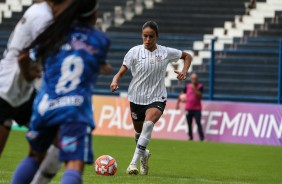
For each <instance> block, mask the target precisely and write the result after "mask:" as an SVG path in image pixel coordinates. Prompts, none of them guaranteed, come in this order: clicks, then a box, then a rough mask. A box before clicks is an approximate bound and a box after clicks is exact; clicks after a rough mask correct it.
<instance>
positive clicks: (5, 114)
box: [0, 98, 16, 157]
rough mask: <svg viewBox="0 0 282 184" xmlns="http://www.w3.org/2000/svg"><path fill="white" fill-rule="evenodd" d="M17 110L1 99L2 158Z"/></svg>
mask: <svg viewBox="0 0 282 184" xmlns="http://www.w3.org/2000/svg"><path fill="white" fill-rule="evenodd" d="M15 110H16V108H13V107H12V106H11V105H10V104H8V103H7V102H6V101H5V100H3V99H1V98H0V157H1V155H2V152H3V150H4V147H5V145H6V142H7V140H8V137H9V134H10V131H11V127H12V119H13V115H14V111H15Z"/></svg>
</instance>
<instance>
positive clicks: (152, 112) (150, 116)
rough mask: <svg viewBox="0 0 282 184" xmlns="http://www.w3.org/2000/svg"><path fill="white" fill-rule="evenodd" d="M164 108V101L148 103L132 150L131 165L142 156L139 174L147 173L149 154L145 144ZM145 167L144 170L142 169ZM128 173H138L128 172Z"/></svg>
mask: <svg viewBox="0 0 282 184" xmlns="http://www.w3.org/2000/svg"><path fill="white" fill-rule="evenodd" d="M164 108H165V103H163V102H154V103H152V104H150V105H149V106H148V108H147V110H146V112H145V121H144V123H143V126H142V132H141V135H140V138H139V140H138V142H137V146H136V149H135V152H134V156H133V159H132V161H131V165H137V163H138V161H139V160H140V158H141V157H142V160H143V161H144V162H143V163H142V162H141V170H142V173H141V174H147V173H148V158H149V156H150V152H149V150H146V147H147V145H148V144H149V141H150V139H151V135H152V131H153V128H154V124H155V123H156V122H157V121H158V120H159V118H160V117H161V115H162V113H163V111H164ZM144 169H145V170H144ZM129 174H138V172H137V173H129Z"/></svg>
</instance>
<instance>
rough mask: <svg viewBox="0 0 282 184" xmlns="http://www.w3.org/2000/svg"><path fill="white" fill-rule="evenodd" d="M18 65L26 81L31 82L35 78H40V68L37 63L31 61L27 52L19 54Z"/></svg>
mask: <svg viewBox="0 0 282 184" xmlns="http://www.w3.org/2000/svg"><path fill="white" fill-rule="evenodd" d="M18 63H19V67H20V69H21V73H22V74H23V77H24V78H25V80H26V81H28V82H31V81H33V80H34V79H36V78H41V71H42V69H41V66H40V64H39V63H38V62H33V61H31V59H30V52H29V50H25V51H23V52H22V53H20V55H19V57H18Z"/></svg>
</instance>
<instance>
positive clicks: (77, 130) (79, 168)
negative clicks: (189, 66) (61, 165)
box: [59, 123, 93, 184]
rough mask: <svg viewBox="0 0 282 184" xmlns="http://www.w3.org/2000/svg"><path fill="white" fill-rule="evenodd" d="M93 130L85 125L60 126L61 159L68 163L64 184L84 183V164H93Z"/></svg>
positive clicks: (63, 179)
mask: <svg viewBox="0 0 282 184" xmlns="http://www.w3.org/2000/svg"><path fill="white" fill-rule="evenodd" d="M91 133H92V128H91V127H89V126H88V125H86V124H83V123H75V124H66V125H61V126H60V132H59V145H60V153H59V159H60V161H62V162H65V163H66V166H65V171H64V175H63V178H62V182H61V183H62V184H80V183H82V173H83V167H84V163H88V164H92V163H93V152H92V134H91Z"/></svg>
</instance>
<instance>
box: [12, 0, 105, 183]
mask: <svg viewBox="0 0 282 184" xmlns="http://www.w3.org/2000/svg"><path fill="white" fill-rule="evenodd" d="M97 9H98V3H97V1H96V0H73V1H72V2H71V4H70V5H69V6H68V7H67V8H66V10H64V11H63V12H62V13H61V14H60V15H59V16H58V17H57V18H56V19H55V21H54V22H53V23H52V24H51V25H50V26H49V27H48V28H47V29H46V30H45V31H44V32H43V33H42V34H40V35H39V36H38V38H37V39H36V40H35V42H33V43H32V44H31V47H32V48H34V49H33V51H32V52H31V53H32V54H30V58H31V59H32V58H38V59H39V60H40V61H42V62H43V69H44V74H43V82H42V87H41V89H40V91H39V92H38V94H37V96H36V98H35V101H34V104H33V114H32V118H31V123H30V130H29V132H28V133H27V139H28V141H29V143H30V146H31V150H30V152H29V155H28V157H26V158H25V159H24V160H23V161H22V162H21V164H20V165H19V166H18V168H17V169H16V171H15V173H14V176H13V179H12V182H11V183H12V184H14V183H17V184H19V183H30V181H31V180H32V178H33V176H34V173H35V172H36V170H37V169H38V167H39V164H40V162H41V160H42V159H43V158H44V155H45V154H46V151H47V148H48V147H49V146H50V144H51V143H52V142H53V141H54V139H55V138H56V136H57V135H58V145H59V148H60V153H59V158H60V160H61V161H63V162H65V172H64V175H63V178H62V183H63V184H72V183H75V184H78V183H82V179H81V175H82V172H83V168H84V163H92V162H93V154H92V134H91V132H92V130H93V128H94V122H93V112H92V108H91V107H92V103H91V95H92V90H93V85H94V84H95V82H96V79H97V76H98V73H99V70H100V69H101V68H102V69H103V71H105V70H107V69H109V68H110V67H109V65H108V64H106V63H105V60H106V53H107V52H108V48H109V44H110V43H109V39H108V38H107V37H106V36H105V35H104V34H102V33H100V32H99V31H97V30H95V29H94V28H93V25H94V24H95V23H96V19H97ZM19 62H20V65H23V63H22V62H24V63H25V64H29V62H28V60H27V59H24V57H23V58H22V59H21V60H20V61H19ZM24 73H27V72H24Z"/></svg>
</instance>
